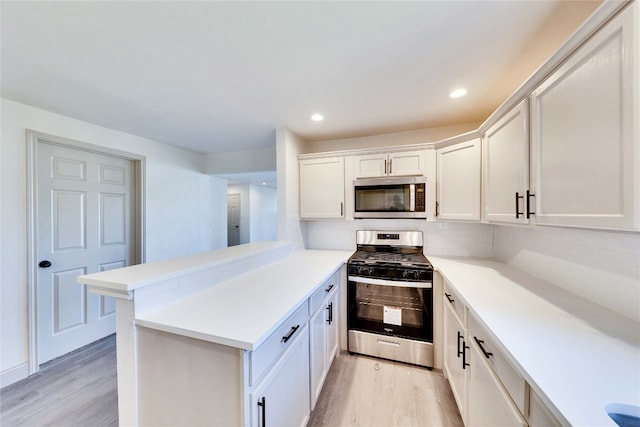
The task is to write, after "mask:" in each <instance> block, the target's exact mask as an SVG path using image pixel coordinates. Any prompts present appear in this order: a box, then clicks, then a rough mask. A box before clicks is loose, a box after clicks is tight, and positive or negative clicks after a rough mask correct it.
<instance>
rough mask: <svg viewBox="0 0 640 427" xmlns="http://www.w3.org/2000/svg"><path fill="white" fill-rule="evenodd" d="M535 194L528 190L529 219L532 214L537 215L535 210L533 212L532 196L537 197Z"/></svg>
mask: <svg viewBox="0 0 640 427" xmlns="http://www.w3.org/2000/svg"><path fill="white" fill-rule="evenodd" d="M535 196H536V195H535V194H532V193H531V192H530V191H529V190H527V219H529V218H530V217H531V215H535V214H536V213H535V212H531V198H532V197H535Z"/></svg>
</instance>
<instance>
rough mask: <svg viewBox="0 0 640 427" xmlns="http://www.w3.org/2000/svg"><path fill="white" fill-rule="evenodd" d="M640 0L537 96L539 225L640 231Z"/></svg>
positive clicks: (534, 141)
mask: <svg viewBox="0 0 640 427" xmlns="http://www.w3.org/2000/svg"><path fill="white" fill-rule="evenodd" d="M637 16H638V2H634V3H632V4H631V5H630V6H628V7H627V8H626V9H625V10H623V11H622V12H621V13H619V14H618V15H617V16H616V17H614V18H613V19H612V20H611V21H610V22H608V23H607V24H606V25H605V26H604V27H603V28H602V29H601V30H599V31H598V32H597V33H596V34H595V35H594V36H593V37H591V38H590V39H588V40H587V42H586V43H585V44H584V45H582V46H581V47H580V48H579V49H578V50H577V51H576V52H574V54H573V55H572V56H571V57H570V58H569V59H568V60H567V61H566V62H565V63H564V64H563V65H562V66H561V67H560V68H559V69H557V70H556V71H555V72H554V73H553V74H552V75H551V76H550V77H549V78H548V79H547V80H546V81H544V82H543V83H542V84H541V85H540V86H539V87H538V88H537V89H536V90H535V91H534V92H533V94H532V96H531V102H532V104H531V108H532V116H531V119H532V121H531V131H532V133H531V136H532V162H531V165H532V170H531V172H532V190H534V191H535V195H536V196H535V199H536V206H535V215H536V222H537V223H538V224H552V225H565V226H577V227H592V228H607V229H620V230H632V229H636V230H638V229H640V179H638V176H639V174H640V133H639V132H640V131H639V127H640V124H639V121H640V118H639V115H638V106H639V105H640V101H639V98H640V95H639V90H640V89H639V82H638V80H639V78H640V77H639V75H640V70H639V68H638V67H639V65H638V62H639V56H640V47H639V44H640V41H639V40H640V37H639V35H638V28H637V27H636V28H634V19H636V20H637V19H638V18H637Z"/></svg>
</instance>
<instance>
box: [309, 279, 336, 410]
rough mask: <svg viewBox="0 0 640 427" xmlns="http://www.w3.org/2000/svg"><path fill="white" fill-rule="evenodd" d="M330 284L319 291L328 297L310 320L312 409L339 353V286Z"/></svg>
mask: <svg viewBox="0 0 640 427" xmlns="http://www.w3.org/2000/svg"><path fill="white" fill-rule="evenodd" d="M330 286H331V285H329V286H327V288H325V290H320V291H318V292H321V291H322V292H326V297H325V298H324V299H323V300H322V303H321V304H320V306H319V307H318V308H317V309H316V311H315V313H312V314H311V319H310V321H309V328H310V349H311V354H310V378H311V410H313V408H314V407H315V405H316V402H317V401H318V397H319V396H320V392H321V391H322V386H323V384H324V380H325V378H326V377H327V373H328V372H329V368H330V367H331V363H332V362H333V359H334V358H335V357H336V354H337V353H338V341H339V340H338V332H339V330H338V325H339V318H338V304H337V302H338V300H337V298H338V292H337V289H338V288H337V287H334V286H331V287H330ZM327 289H328V290H327ZM312 300H313V297H312ZM312 305H313V304H312Z"/></svg>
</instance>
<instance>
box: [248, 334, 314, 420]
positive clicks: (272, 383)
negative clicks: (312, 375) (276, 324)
mask: <svg viewBox="0 0 640 427" xmlns="http://www.w3.org/2000/svg"><path fill="white" fill-rule="evenodd" d="M298 334H299V336H298V337H297V338H295V342H294V343H293V344H292V345H291V347H289V349H288V350H287V351H286V352H285V353H284V354H283V355H282V357H281V358H280V360H279V361H278V363H277V364H276V365H274V367H273V368H272V369H271V370H270V371H269V374H268V375H267V376H266V377H265V378H264V379H263V380H262V381H261V382H260V384H259V385H258V386H257V387H255V388H254V389H253V390H252V391H251V393H250V398H249V400H250V405H251V426H253V427H267V426H294V427H297V426H300V427H303V426H304V425H306V424H307V421H308V420H309V413H310V409H309V330H308V328H307V327H306V326H304V327H302V328H301V330H300V331H299V332H298Z"/></svg>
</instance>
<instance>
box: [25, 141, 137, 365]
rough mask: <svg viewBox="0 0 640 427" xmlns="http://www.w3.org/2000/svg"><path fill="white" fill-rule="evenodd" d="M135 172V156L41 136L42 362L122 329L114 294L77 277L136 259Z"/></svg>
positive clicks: (39, 275) (39, 293) (39, 274)
mask: <svg viewBox="0 0 640 427" xmlns="http://www.w3.org/2000/svg"><path fill="white" fill-rule="evenodd" d="M132 172H133V162H132V161H131V160H126V159H122V158H118V157H111V156H107V155H101V154H96V153H91V152H88V151H84V150H78V149H73V148H68V147H62V146H59V145H54V144H48V143H44V142H42V141H40V142H39V143H38V144H37V226H36V228H37V245H36V246H37V251H36V254H37V263H38V264H39V266H38V270H37V271H38V272H37V277H36V280H37V281H36V286H37V291H36V298H37V318H38V363H39V364H42V363H44V362H46V361H48V360H51V359H53V358H55V357H58V356H61V355H63V354H65V353H68V352H70V351H72V350H74V349H77V348H79V347H81V346H83V345H86V344H88V343H91V342H93V341H95V340H98V339H100V338H102V337H104V336H107V335H109V334H111V333H113V332H115V303H114V301H113V300H112V299H111V298H108V297H104V296H99V295H95V294H90V293H89V292H87V289H86V286H84V285H80V284H78V283H77V282H76V277H77V276H78V275H81V274H88V273H95V272H98V271H106V270H111V269H114V268H120V267H125V266H127V265H130V264H131V263H132V260H133V259H134V248H135V245H134V244H133V242H132V228H131V222H132V216H133V215H132V209H133V207H132V202H131V197H132V189H133V182H132V179H133V174H132ZM47 262H48V263H50V266H48V267H47Z"/></svg>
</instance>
